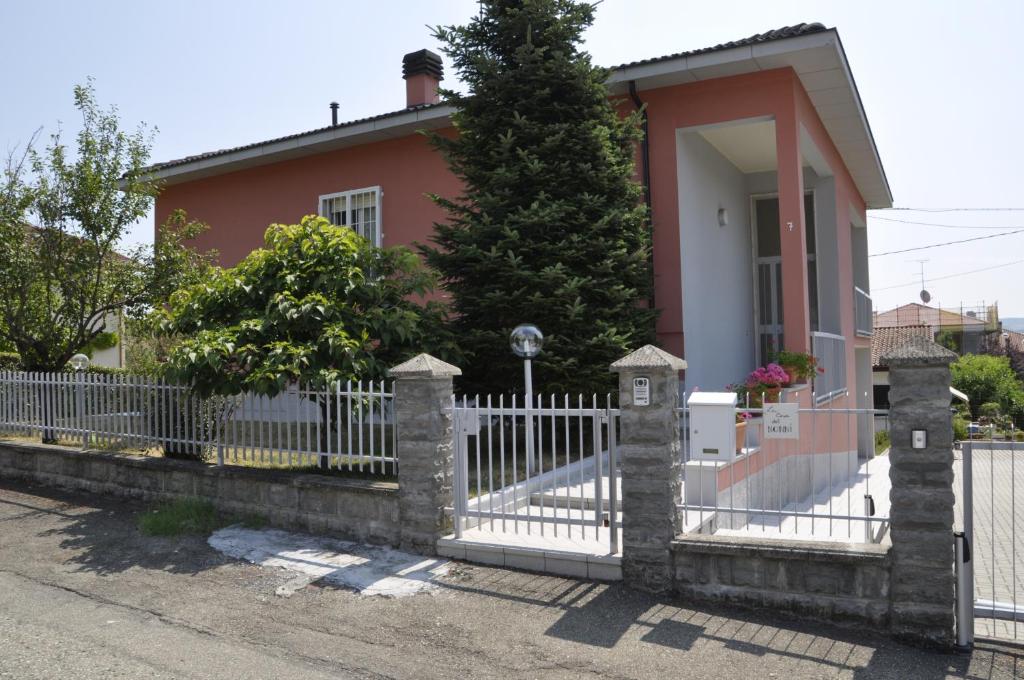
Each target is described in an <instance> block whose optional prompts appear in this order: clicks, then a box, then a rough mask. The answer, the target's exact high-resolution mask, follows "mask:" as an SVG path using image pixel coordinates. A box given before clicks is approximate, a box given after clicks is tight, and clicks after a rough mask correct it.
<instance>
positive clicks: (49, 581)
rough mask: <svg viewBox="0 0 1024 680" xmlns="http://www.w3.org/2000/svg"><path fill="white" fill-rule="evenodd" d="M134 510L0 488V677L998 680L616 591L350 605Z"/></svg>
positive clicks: (466, 569) (554, 584)
mask: <svg viewBox="0 0 1024 680" xmlns="http://www.w3.org/2000/svg"><path fill="white" fill-rule="evenodd" d="M144 509H145V508H144V506H141V505H139V504H136V503H131V502H125V501H121V500H118V499H113V498H107V497H100V496H91V495H83V494H71V493H65V492H61V491H57V490H53V489H47V488H43V487H30V486H26V485H19V484H14V483H10V482H0V678H19V679H21V678H66V677H74V678H122V677H123V678H239V677H245V678H279V677H292V678H328V677H331V678H338V677H344V678H348V677H353V678H363V677H369V678H417V679H421V678H466V677H472V678H562V677H566V678H581V677H582V678H586V677H608V678H716V679H720V678H786V679H787V680H789V679H794V678H899V679H901V680H902V679H907V678H947V677H950V678H1009V677H1015V672H1020V673H1024V650H1019V649H1017V648H1013V647H996V646H990V645H987V644H986V645H979V647H978V649H976V650H975V651H974V653H973V654H972V655H954V654H939V653H935V652H930V651H925V650H920V649H915V648H910V647H904V646H901V645H899V644H896V643H894V642H891V641H889V640H888V639H886V638H884V637H880V636H874V635H871V634H867V633H863V632H859V631H852V630H844V629H833V628H828V627H825V626H821V625H806V624H801V623H795V622H792V621H785V620H780V619H778V618H774V617H772V616H771V615H770V614H771V613H770V612H763V611H762V612H746V611H738V610H732V609H716V608H710V607H705V606H699V607H691V606H689V605H687V603H685V602H682V601H679V600H675V599H670V598H664V599H659V598H654V597H650V596H647V595H642V594H639V593H635V592H633V591H630V590H629V589H627V588H625V587H623V586H621V585H609V584H602V583H595V582H590V581H583V580H576V579H567V578H557V577H550V576H540V575H536V574H528V573H524V572H515V571H509V570H504V569H491V568H486V567H477V566H470V565H462V564H459V565H457V566H456V568H454V569H453V570H452V572H451V573H450V574H449V575H448V576H446V577H444V578H443V579H441V580H440V581H439V583H440V584H441V588H439V589H437V590H436V591H433V592H432V593H422V594H419V595H415V596H410V597H405V598H383V597H360V596H358V595H355V594H354V593H352V592H349V591H347V590H344V589H341V588H338V587H334V586H330V585H327V584H322V583H321V584H320V585H318V584H317V583H314V584H312V585H310V586H309V587H307V588H304V589H302V590H299V591H298V592H296V593H295V594H294V595H292V596H291V597H288V598H283V597H277V596H275V595H274V592H275V590H276V589H277V588H278V587H280V586H281V585H283V584H284V583H286V582H287V581H288V580H289V579H290V578H291V577H292V574H290V573H289V572H286V571H284V570H280V569H275V568H264V567H259V566H256V565H252V564H248V563H245V562H241V561H236V560H232V559H230V558H227V557H224V556H223V555H221V554H219V553H217V552H216V551H214V550H212V549H211V548H210V547H209V546H208V545H207V544H206V537H205V536H197V537H190V538H186V539H166V538H149V537H146V536H143V535H141V534H140V533H139V532H138V530H137V529H136V528H135V522H136V516H137V514H138V513H139V512H141V511H143V510H144Z"/></svg>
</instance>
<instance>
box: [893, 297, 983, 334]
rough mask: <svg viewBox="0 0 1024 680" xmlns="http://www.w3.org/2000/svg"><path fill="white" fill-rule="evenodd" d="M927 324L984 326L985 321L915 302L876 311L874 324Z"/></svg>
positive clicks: (900, 325) (895, 325)
mask: <svg viewBox="0 0 1024 680" xmlns="http://www.w3.org/2000/svg"><path fill="white" fill-rule="evenodd" d="M921 324H927V325H928V326H976V327H978V328H984V327H985V321H984V320H983V319H979V318H977V317H973V316H967V315H966V314H959V313H957V312H954V311H950V310H948V309H940V308H938V307H929V306H927V305H922V304H920V303H917V302H911V303H910V304H906V305H901V306H899V307H896V308H894V309H889V310H886V311H884V312H878V313H877V314H876V315H875V320H874V326H875V330H876V331H877V330H878V329H879V328H887V327H905V326H918V325H921Z"/></svg>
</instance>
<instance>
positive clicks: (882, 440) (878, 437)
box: [875, 430, 890, 456]
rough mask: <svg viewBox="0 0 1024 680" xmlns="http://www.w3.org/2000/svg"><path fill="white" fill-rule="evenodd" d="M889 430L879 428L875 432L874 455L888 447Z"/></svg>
mask: <svg viewBox="0 0 1024 680" xmlns="http://www.w3.org/2000/svg"><path fill="white" fill-rule="evenodd" d="M889 445H890V441H889V431H888V430H881V431H879V432H876V433H875V455H876V456H877V455H879V454H881V453H884V452H885V450H886V449H888V448H889Z"/></svg>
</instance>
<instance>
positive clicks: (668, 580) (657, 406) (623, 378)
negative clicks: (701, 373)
mask: <svg viewBox="0 0 1024 680" xmlns="http://www.w3.org/2000/svg"><path fill="white" fill-rule="evenodd" d="M685 368H686V362H685V361H683V360H682V359H680V358H678V357H674V356H672V355H671V354H669V353H668V352H665V351H664V350H660V349H658V348H657V347H655V346H653V345H647V346H646V347H642V348H640V349H638V350H637V351H635V352H633V353H632V354H630V355H629V356H626V357H624V358H622V359H619V360H618V361H616V362H615V363H614V364H612V366H611V370H612V371H613V372H616V373H618V374H619V411H620V413H621V415H620V417H619V454H620V460H621V465H622V578H623V579H624V580H625V582H626V583H627V584H628V585H630V586H633V587H634V588H638V589H640V590H646V591H648V592H656V593H657V592H666V591H668V590H670V589H671V587H672V552H671V544H672V540H673V539H674V538H675V537H676V534H678V533H679V531H680V529H681V528H682V526H681V523H680V513H679V505H678V504H679V503H680V502H681V501H682V497H681V493H682V488H681V487H682V474H681V472H682V461H681V460H680V457H681V455H682V450H681V447H680V443H679V413H678V411H676V407H677V406H678V405H679V371H681V370H683V369H685ZM645 387H646V396H647V398H646V400H645V399H644V392H645ZM645 402H646V403H645Z"/></svg>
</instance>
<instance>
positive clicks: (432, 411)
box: [389, 354, 462, 555]
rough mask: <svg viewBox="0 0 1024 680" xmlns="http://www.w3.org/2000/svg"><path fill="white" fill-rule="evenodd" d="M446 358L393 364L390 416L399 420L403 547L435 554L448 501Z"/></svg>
mask: <svg viewBox="0 0 1024 680" xmlns="http://www.w3.org/2000/svg"><path fill="white" fill-rule="evenodd" d="M461 374H462V371H460V370H459V369H458V368H456V367H455V366H452V365H451V364H446V363H445V362H443V361H441V360H440V359H435V358H434V357H432V356H430V355H429V354H420V355H419V356H416V357H414V358H412V359H410V360H409V361H406V362H405V363H404V364H400V365H398V366H395V367H394V368H392V369H391V370H390V371H389V375H391V377H393V378H394V379H395V419H396V421H397V426H398V493H399V497H398V504H399V511H400V513H401V522H402V543H401V547H402V549H403V550H410V551H412V552H417V553H422V554H424V555H434V554H436V552H437V539H438V538H440V537H441V536H443V535H444V534H445V533H447V531H448V529H449V527H450V524H451V522H450V520H449V519H448V518H447V517H446V516H445V508H447V507H451V504H452V478H453V475H454V467H453V462H452V454H453V449H452V377H453V376H456V375H461Z"/></svg>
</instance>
